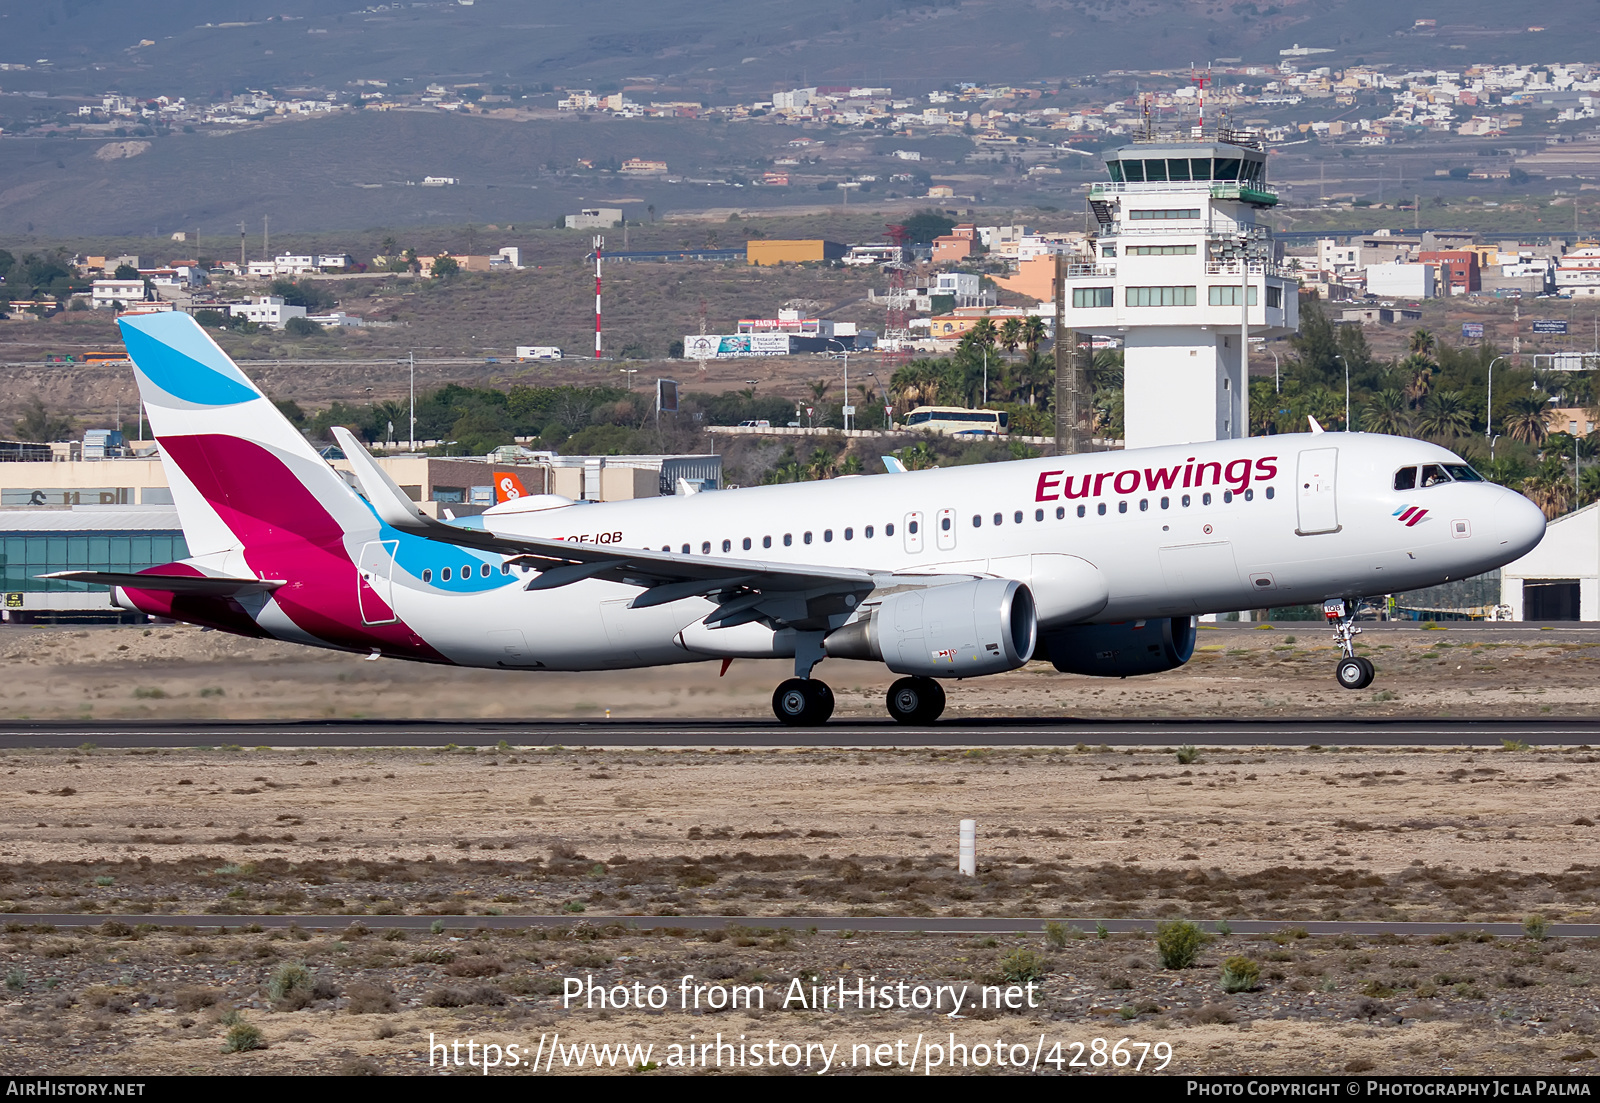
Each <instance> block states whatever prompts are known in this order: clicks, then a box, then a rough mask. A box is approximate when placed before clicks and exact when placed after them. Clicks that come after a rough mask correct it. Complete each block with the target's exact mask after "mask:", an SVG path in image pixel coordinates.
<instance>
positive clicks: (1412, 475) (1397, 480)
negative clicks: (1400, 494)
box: [1394, 467, 1417, 490]
mask: <svg viewBox="0 0 1600 1103" xmlns="http://www.w3.org/2000/svg"><path fill="white" fill-rule="evenodd" d="M1394 488H1395V489H1396V490H1415V489H1417V469H1416V468H1415V467H1402V468H1401V469H1400V470H1399V471H1396V472H1395V473H1394Z"/></svg>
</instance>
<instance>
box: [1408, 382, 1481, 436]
mask: <svg viewBox="0 0 1600 1103" xmlns="http://www.w3.org/2000/svg"><path fill="white" fill-rule="evenodd" d="M1470 428H1472V415H1471V414H1470V413H1468V412H1467V404H1466V402H1465V400H1464V399H1463V398H1462V395H1461V392H1460V391H1436V392H1434V393H1433V394H1431V395H1429V396H1428V399H1427V401H1426V402H1424V403H1423V404H1422V416H1421V417H1419V418H1418V419H1417V430H1418V431H1419V432H1420V433H1421V434H1422V435H1423V436H1425V437H1432V438H1434V439H1435V440H1454V439H1455V438H1456V437H1459V436H1461V435H1462V434H1463V433H1465V432H1466V431H1467V430H1468V429H1470Z"/></svg>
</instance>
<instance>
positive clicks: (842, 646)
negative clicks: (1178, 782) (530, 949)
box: [52, 313, 1545, 725]
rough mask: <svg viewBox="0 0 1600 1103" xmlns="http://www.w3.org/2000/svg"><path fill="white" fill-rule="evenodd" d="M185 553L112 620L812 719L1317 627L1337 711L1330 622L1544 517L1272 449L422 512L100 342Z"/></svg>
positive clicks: (1373, 448)
mask: <svg viewBox="0 0 1600 1103" xmlns="http://www.w3.org/2000/svg"><path fill="white" fill-rule="evenodd" d="M120 324H121V326H122V332H123V338H124V341H125V342H126V345H127V349H128V353H129V355H130V357H131V359H132V360H133V364H134V370H135V374H136V376H137V379H138V384H139V391H140V394H141V396H142V398H143V400H144V405H145V409H146V410H147V411H148V416H149V418H150V424H151V426H152V428H153V429H154V432H155V434H156V437H157V439H158V440H159V442H160V446H161V458H162V462H163V464H164V465H165V468H166V474H167V478H168V480H169V482H170V485H171V488H172V494H173V501H174V502H175V504H176V506H177V510H178V515H179V518H180V520H181V522H182V524H183V531H184V536H185V538H186V539H187V541H188V545H189V549H190V551H191V553H192V554H191V556H190V558H188V559H185V560H183V561H181V562H177V563H168V564H165V565H162V566H158V567H152V568H150V569H148V570H145V571H141V572H139V573H137V574H116V573H106V572H84V571H69V572H63V573H61V574H58V575H55V576H52V577H60V578H69V579H76V580H80V581H86V582H98V583H104V584H107V585H110V586H112V587H114V600H115V601H116V602H117V604H118V605H120V606H121V607H123V608H125V609H129V610H138V611H142V612H145V613H150V614H153V615H156V616H162V617H171V618H174V619H177V620H181V621H188V622H191V623H194V624H200V625H205V626H209V627H212V628H216V629H221V630H223V631H227V632H234V633H238V634H240V635H246V636H260V637H270V638H273V639H280V640H289V641H292V642H295V643H303V644H308V645H310V646H313V647H325V648H331V649H335V650H340V651H356V652H368V653H370V654H371V655H372V656H374V657H380V656H381V657H384V658H392V659H409V660H413V661H416V662H430V663H444V664H453V665H457V666H474V667H491V668H502V669H508V670H527V671H540V670H616V669H623V668H631V667H645V666H659V665H664V664H669V663H690V662H703V661H706V660H716V659H732V658H743V657H754V658H773V657H783V658H788V657H792V658H793V660H794V677H793V678H792V679H789V680H787V681H785V682H784V683H783V684H782V685H780V686H778V687H777V690H776V691H775V692H774V694H773V711H774V712H775V713H776V715H777V717H778V719H779V720H781V721H782V722H784V723H786V724H794V725H811V724H821V723H823V722H825V721H826V720H827V719H828V717H829V716H830V715H831V714H832V712H833V695H832V692H831V691H830V690H829V689H828V687H827V685H826V684H825V683H823V682H822V681H820V680H818V679H816V678H813V677H812V676H811V675H812V673H813V671H814V670H815V669H816V667H817V664H818V663H820V662H822V661H823V660H824V659H826V658H829V657H841V656H842V657H846V658H852V659H866V660H876V661H879V662H882V663H883V664H884V665H886V666H887V667H888V668H889V669H890V670H892V671H894V672H895V673H897V674H900V675H902V677H901V678H900V679H899V680H898V681H896V682H895V683H894V684H893V686H892V687H891V688H890V690H889V693H888V702H887V703H888V710H889V713H890V715H891V716H893V717H894V718H895V719H896V720H899V721H901V722H904V723H929V722H931V721H933V720H934V719H936V718H937V717H938V716H939V714H940V712H941V711H942V710H943V707H944V701H945V694H944V690H943V689H942V688H941V686H940V680H941V679H959V678H974V677H978V676H980V675H986V674H998V673H1001V672H1003V671H1007V670H1012V669H1015V668H1017V667H1020V666H1021V665H1023V664H1024V663H1026V662H1028V661H1029V660H1030V659H1033V658H1035V657H1036V656H1037V657H1043V658H1045V659H1047V660H1048V661H1049V662H1050V663H1052V664H1053V665H1054V666H1055V667H1056V668H1057V669H1059V670H1063V671H1069V672H1072V673H1077V674H1090V675H1109V676H1113V677H1126V676H1129V675H1136V674H1153V673H1157V672H1160V671H1165V670H1171V669H1173V668H1174V667H1178V666H1181V665H1182V664H1183V663H1185V662H1187V661H1188V659H1189V657H1190V655H1191V653H1192V652H1193V649H1194V642H1195V620H1196V617H1197V616H1198V615H1199V614H1202V613H1208V612H1221V611H1226V610H1234V609H1248V608H1259V607H1261V606H1265V605H1297V604H1306V603H1317V602H1326V603H1327V606H1326V608H1327V609H1328V611H1329V619H1330V620H1332V621H1333V622H1334V627H1335V630H1336V635H1337V637H1338V639H1339V642H1340V645H1341V649H1342V656H1343V657H1342V658H1341V659H1340V660H1339V662H1338V663H1337V666H1336V671H1335V673H1336V676H1337V679H1338V681H1339V683H1340V684H1341V685H1343V686H1346V687H1347V688H1361V687H1363V686H1365V685H1367V684H1369V683H1370V682H1371V681H1372V678H1373V668H1372V664H1371V663H1370V662H1369V661H1368V660H1367V659H1366V658H1365V657H1362V656H1358V655H1356V654H1355V651H1354V647H1353V640H1352V636H1353V634H1354V631H1355V629H1354V628H1353V626H1352V625H1351V624H1350V622H1349V614H1350V613H1352V612H1353V609H1352V608H1351V604H1352V603H1353V601H1354V599H1356V598H1358V597H1359V596H1361V595H1365V594H1378V593H1389V592H1393V591H1398V590H1410V589H1416V588H1419V587H1423V586H1430V585H1434V584H1437V583H1441V582H1445V581H1448V580H1451V579H1459V578H1464V577H1467V576H1469V575H1474V574H1478V573H1480V572H1483V571H1487V570H1490V569H1491V568H1494V567H1498V566H1500V565H1502V564H1504V563H1508V562H1510V561H1511V560H1513V559H1516V558H1517V557H1518V556H1521V555H1523V554H1524V553H1526V552H1527V551H1528V550H1529V549H1530V548H1532V547H1533V546H1534V545H1536V544H1537V543H1538V542H1539V540H1540V538H1541V537H1542V536H1543V534H1544V528H1545V523H1544V517H1543V515H1542V514H1541V513H1540V511H1539V510H1538V509H1537V508H1535V507H1534V505H1533V504H1532V503H1531V502H1529V501H1528V500H1527V499H1526V498H1524V497H1523V496H1522V495H1520V494H1517V493H1515V492H1513V491H1510V490H1506V489H1504V488H1502V487H1499V486H1496V485H1494V484H1492V483H1489V482H1486V481H1484V480H1483V478H1482V477H1480V476H1479V475H1478V474H1477V472H1475V471H1473V469H1472V468H1471V467H1470V466H1469V465H1468V464H1467V463H1466V462H1465V461H1464V460H1462V459H1461V458H1460V457H1459V456H1456V455H1454V454H1452V453H1451V452H1449V451H1447V450H1446V449H1444V448H1440V447H1438V446H1436V445H1433V444H1428V443H1424V442H1422V441H1415V440H1407V439H1403V438H1398V437H1387V436H1375V435H1367V434H1360V433H1337V434H1335V433H1321V432H1313V433H1306V434H1294V435H1284V436H1272V437H1257V438H1251V439H1246V440H1226V441H1215V442H1207V443H1202V444H1190V445H1182V446H1177V447H1162V448H1149V449H1140V450H1137V451H1125V452H1103V453H1096V454H1091V455H1080V456H1064V457H1063V456H1058V457H1050V458H1045V459H1032V460H1017V461H1013V462H1008V463H994V464H987V465H980V466H971V467H957V468H952V469H947V470H933V471H918V472H906V473H897V474H886V475H879V476H872V477H851V478H838V479H832V480H829V481H827V482H815V483H802V484H798V485H785V486H763V487H751V488H748V489H742V490H726V491H719V492H715V493H704V494H694V495H680V496H675V497H661V498H646V499H641V500H635V501H626V502H612V503H604V504H599V503H594V504H589V503H581V502H574V501H571V500H569V499H566V498H561V497H557V496H555V495H549V494H541V495H533V496H529V497H521V498H517V499H515V500H512V501H508V502H505V503H503V504H500V505H496V506H494V507H492V508H490V509H489V510H487V511H485V512H484V513H483V514H482V516H481V517H473V518H467V519H464V520H460V521H455V522H447V521H438V520H435V519H432V518H430V517H428V516H426V515H425V514H423V513H421V512H420V511H419V510H418V508H417V507H416V505H415V504H414V503H413V502H412V501H411V500H410V499H409V498H407V496H406V495H405V494H404V493H403V492H402V491H401V490H400V489H399V487H397V486H396V485H395V484H394V483H393V482H392V481H391V480H390V479H389V477H388V476H387V475H386V474H385V473H384V472H383V470H382V469H381V468H380V467H379V466H378V465H377V463H376V462H374V461H373V459H372V457H371V456H370V455H368V453H367V452H366V450H365V449H364V448H363V447H362V446H361V444H360V442H358V441H357V440H356V439H355V438H354V437H352V436H351V435H350V433H349V432H347V431H345V430H343V429H335V430H334V432H335V433H336V435H337V436H338V439H339V443H340V445H341V446H342V447H343V449H344V451H345V453H346V455H347V456H348V458H349V459H350V461H351V462H352V465H353V467H354V478H353V479H352V480H347V479H346V477H345V476H343V475H341V474H340V473H339V472H338V471H336V470H335V469H334V468H333V467H332V466H330V465H329V464H328V463H327V461H325V460H324V459H323V458H322V457H320V456H319V455H317V453H316V451H315V450H313V449H312V447H311V446H310V444H309V443H308V442H307V441H306V440H305V438H304V437H303V436H301V434H300V433H299V431H298V430H296V429H295V428H294V427H293V426H292V425H290V424H289V423H288V421H286V420H285V419H284V418H283V417H282V416H281V415H280V414H279V412H278V410H277V409H276V408H275V407H274V406H273V404H272V403H271V402H270V401H268V400H267V399H266V398H265V397H264V396H263V395H262V393H261V391H260V390H259V389H257V387H256V386H255V385H254V384H253V383H251V382H250V380H249V379H248V378H246V377H245V375H244V374H243V373H242V372H241V371H240V370H239V369H238V367H236V366H235V365H234V364H233V362H232V361H231V360H229V359H228V357H227V356H226V355H225V354H224V353H223V352H222V350H221V349H220V348H218V347H217V345H216V344H215V343H214V342H213V341H212V340H211V338H210V337H208V336H207V335H206V334H205V332H204V331H203V330H202V329H201V328H200V327H199V326H198V325H197V324H196V323H195V322H194V321H193V319H191V318H190V317H188V316H187V315H184V314H179V313H166V314H152V315H145V316H140V317H133V318H125V319H123V320H122V321H121V323H120Z"/></svg>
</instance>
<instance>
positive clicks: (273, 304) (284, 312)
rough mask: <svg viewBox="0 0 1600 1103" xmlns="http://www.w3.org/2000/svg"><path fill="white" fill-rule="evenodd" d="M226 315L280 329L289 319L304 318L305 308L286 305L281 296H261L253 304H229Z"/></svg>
mask: <svg viewBox="0 0 1600 1103" xmlns="http://www.w3.org/2000/svg"><path fill="white" fill-rule="evenodd" d="M228 313H229V314H232V315H233V316H234V317H235V318H243V319H245V320H246V321H248V322H254V323H256V325H259V326H269V327H271V328H272V329H282V328H283V324H284V323H285V322H287V321H288V320H289V319H290V318H304V317H305V316H306V308H305V307H303V306H289V305H287V304H286V303H284V301H283V296H281V295H262V296H260V297H258V298H257V299H256V300H255V301H254V302H248V303H229V304H228Z"/></svg>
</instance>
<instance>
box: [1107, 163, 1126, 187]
mask: <svg viewBox="0 0 1600 1103" xmlns="http://www.w3.org/2000/svg"><path fill="white" fill-rule="evenodd" d="M1106 168H1108V169H1110V170H1111V182H1112V183H1113V184H1120V183H1122V162H1121V161H1107V162H1106Z"/></svg>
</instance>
